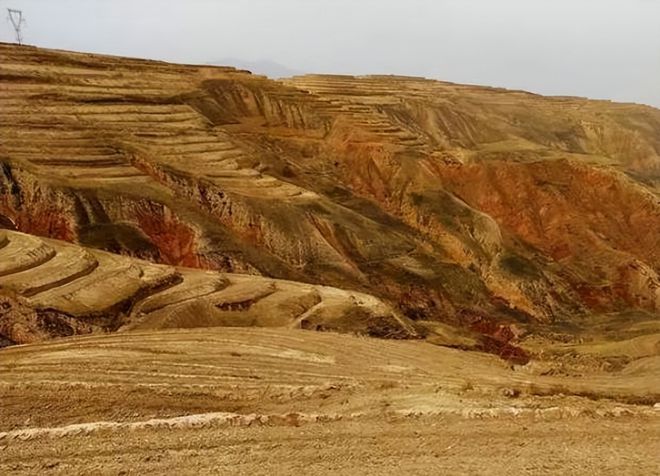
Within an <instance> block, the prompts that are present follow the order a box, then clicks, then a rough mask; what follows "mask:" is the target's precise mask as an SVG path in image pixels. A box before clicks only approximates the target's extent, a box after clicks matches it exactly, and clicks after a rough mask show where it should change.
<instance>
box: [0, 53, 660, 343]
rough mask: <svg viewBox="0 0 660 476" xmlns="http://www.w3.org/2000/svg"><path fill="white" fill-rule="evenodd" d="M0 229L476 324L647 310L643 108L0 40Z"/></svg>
mask: <svg viewBox="0 0 660 476" xmlns="http://www.w3.org/2000/svg"><path fill="white" fill-rule="evenodd" d="M0 107H1V108H2V116H1V117H0V162H1V163H2V169H1V172H0V218H1V220H2V223H4V226H5V227H13V228H16V229H18V230H20V231H24V232H27V233H32V234H36V235H41V236H46V237H51V238H57V239H62V240H67V241H71V242H78V243H81V244H83V245H86V246H89V247H95V248H100V249H105V250H108V251H113V252H116V253H120V254H125V255H131V256H135V257H139V258H143V259H148V260H150V261H153V262H159V263H164V264H169V265H175V266H189V267H197V268H204V269H211V270H220V271H224V272H239V273H250V274H260V275H264V276H268V277H272V278H281V279H289V280H297V281H305V282H309V283H322V284H326V285H331V286H336V287H341V288H348V289H356V290H359V291H363V292H367V293H371V294H373V295H376V296H378V297H379V298H381V299H384V300H386V301H387V302H389V303H390V304H391V305H393V306H395V307H397V308H398V309H399V310H400V311H401V312H402V313H403V314H404V315H406V316H407V317H408V318H410V319H413V320H418V321H444V322H448V323H452V324H459V325H463V326H468V327H471V328H472V329H477V330H483V331H484V332H486V330H487V329H490V328H492V327H493V324H492V322H503V323H506V324H512V323H517V325H521V324H522V325H523V326H531V327H534V326H538V325H548V324H557V323H566V324H567V325H568V324H570V323H572V322H574V320H575V319H576V316H591V315H599V314H601V313H622V312H628V311H635V312H640V313H641V314H643V315H649V314H650V315H657V314H658V310H659V309H660V280H659V278H658V273H659V272H660V254H659V253H660V204H659V198H658V197H659V196H660V188H659V186H658V184H659V180H660V155H659V153H660V111H658V110H656V109H653V108H650V107H644V106H636V105H627V104H614V103H609V102H602V101H588V100H584V99H579V98H545V97H541V96H537V95H533V94H529V93H523V92H516V91H505V90H499V89H492V88H481V87H473V86H461V85H455V84H450V83H443V82H438V81H430V80H424V79H418V78H401V77H389V76H383V77H360V78H354V77H345V76H304V77H297V78H292V79H290V80H287V81H284V82H276V81H271V80H268V79H266V78H263V77H258V76H253V75H250V74H249V73H247V72H242V71H236V70H233V69H231V68H216V67H206V66H186V65H172V64H166V63H160V62H153V61H143V60H135V59H126V58H116V57H107V56H99V55H88V54H80V53H69V52H61V51H51V50H44V49H37V48H32V47H17V46H14V45H0Z"/></svg>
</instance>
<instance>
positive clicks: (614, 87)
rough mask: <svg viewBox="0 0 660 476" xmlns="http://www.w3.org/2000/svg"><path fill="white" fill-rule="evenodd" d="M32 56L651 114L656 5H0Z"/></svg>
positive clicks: (143, 1)
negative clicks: (412, 84) (282, 72)
mask: <svg viewBox="0 0 660 476" xmlns="http://www.w3.org/2000/svg"><path fill="white" fill-rule="evenodd" d="M6 7H13V8H21V9H23V11H24V13H25V16H26V18H27V25H26V28H25V33H24V36H25V41H26V42H27V43H30V44H35V45H39V46H45V47H52V48H64V49H72V50H84V51H93V52H101V53H110V54H120V55H128V56H139V57H149V58H158V59H165V60H170V61H179V62H187V63H206V62H211V61H215V60H218V59H222V58H239V59H242V60H246V61H255V60H270V61H275V62H278V63H280V64H282V65H284V66H286V67H288V68H292V69H295V70H300V71H306V72H333V73H352V74H364V73H395V74H409V75H417V76H427V77H433V78H439V79H444V80H448V81H455V82H464V83H475V84H486V85H492V86H504V87H508V88H516V89H526V90H530V91H534V92H539V93H543V94H567V95H580V96H588V97H594V98H608V99H615V100H621V101H634V102H642V103H647V104H651V105H654V106H656V107H660V0H180V1H170V0H0V8H2V11H3V14H2V15H1V16H0V19H2V21H0V40H2V41H9V40H11V38H12V36H11V28H10V25H9V23H8V22H6V21H4V18H2V17H4V16H5V15H4V11H5V8H6Z"/></svg>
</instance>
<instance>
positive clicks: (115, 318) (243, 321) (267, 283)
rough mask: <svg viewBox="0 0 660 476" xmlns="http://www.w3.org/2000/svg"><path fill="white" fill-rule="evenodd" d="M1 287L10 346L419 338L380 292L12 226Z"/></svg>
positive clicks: (1, 254)
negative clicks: (154, 257)
mask: <svg viewBox="0 0 660 476" xmlns="http://www.w3.org/2000/svg"><path fill="white" fill-rule="evenodd" d="M0 293H4V295H3V294H0V338H2V339H3V341H4V343H5V344H12V343H19V344H23V343H29V342H38V341H41V340H44V339H48V338H51V337H62V336H70V335H74V334H86V333H91V332H110V331H120V332H121V331H127V330H134V329H163V328H190V327H220V326H234V327H235V326H240V327H248V326H255V327H285V328H304V329H322V330H338V331H344V332H350V331H354V332H360V333H366V334H372V335H377V336H380V337H398V338H403V337H411V336H414V335H415V330H414V328H413V326H412V325H411V324H410V323H409V322H408V320H407V319H405V318H402V317H400V316H398V315H397V313H395V312H393V311H392V310H391V309H390V308H389V306H387V305H386V304H384V303H383V302H381V301H380V300H378V299H377V298H374V297H372V296H370V295H366V294H362V293H355V292H347V291H342V290H339V289H336V288H330V287H325V286H313V285H308V284H302V283H295V282H290V281H282V280H276V279H268V278H263V277H260V276H249V275H241V274H226V273H219V272H213V271H202V270H196V269H188V268H176V267H173V266H165V265H156V264H152V263H149V262H147V261H141V260H137V259H134V258H129V257H124V256H119V255H113V254H111V253H107V252H104V251H98V250H93V249H85V248H81V247H79V246H75V245H71V244H67V243H65V242H60V241H56V240H51V239H45V238H37V237H34V236H30V235H25V234H23V233H18V232H10V231H6V232H5V231H3V230H0ZM3 341H0V344H1V343H2V342H3Z"/></svg>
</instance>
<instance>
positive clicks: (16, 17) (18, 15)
mask: <svg viewBox="0 0 660 476" xmlns="http://www.w3.org/2000/svg"><path fill="white" fill-rule="evenodd" d="M7 12H8V13H9V21H10V22H11V24H12V26H13V27H14V32H15V33H16V43H18V44H19V45H22V44H23V32H22V31H21V29H22V28H23V25H25V18H23V11H22V10H14V9H13V8H8V9H7Z"/></svg>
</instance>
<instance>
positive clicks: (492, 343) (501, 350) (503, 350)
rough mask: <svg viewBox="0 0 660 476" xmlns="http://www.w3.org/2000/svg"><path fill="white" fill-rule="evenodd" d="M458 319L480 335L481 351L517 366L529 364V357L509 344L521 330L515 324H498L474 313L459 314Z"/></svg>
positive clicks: (491, 319)
mask: <svg viewBox="0 0 660 476" xmlns="http://www.w3.org/2000/svg"><path fill="white" fill-rule="evenodd" d="M459 314H460V318H461V320H462V321H463V322H464V323H465V324H466V325H467V327H468V328H469V329H470V330H471V331H473V332H477V333H479V334H480V335H481V343H482V350H483V351H485V352H488V353H491V354H496V355H498V356H499V357H500V358H502V359H504V360H507V361H509V362H511V363H514V364H518V365H525V364H526V363H527V362H529V355H527V353H526V352H525V351H524V350H523V349H521V348H520V347H517V346H515V345H513V344H512V343H511V342H512V341H515V340H517V339H518V337H520V335H521V330H520V329H519V328H518V327H517V326H516V325H515V324H500V323H498V322H497V321H496V320H495V319H493V318H491V317H488V316H486V315H483V314H478V313H475V312H465V311H464V312H461V313H459Z"/></svg>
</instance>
